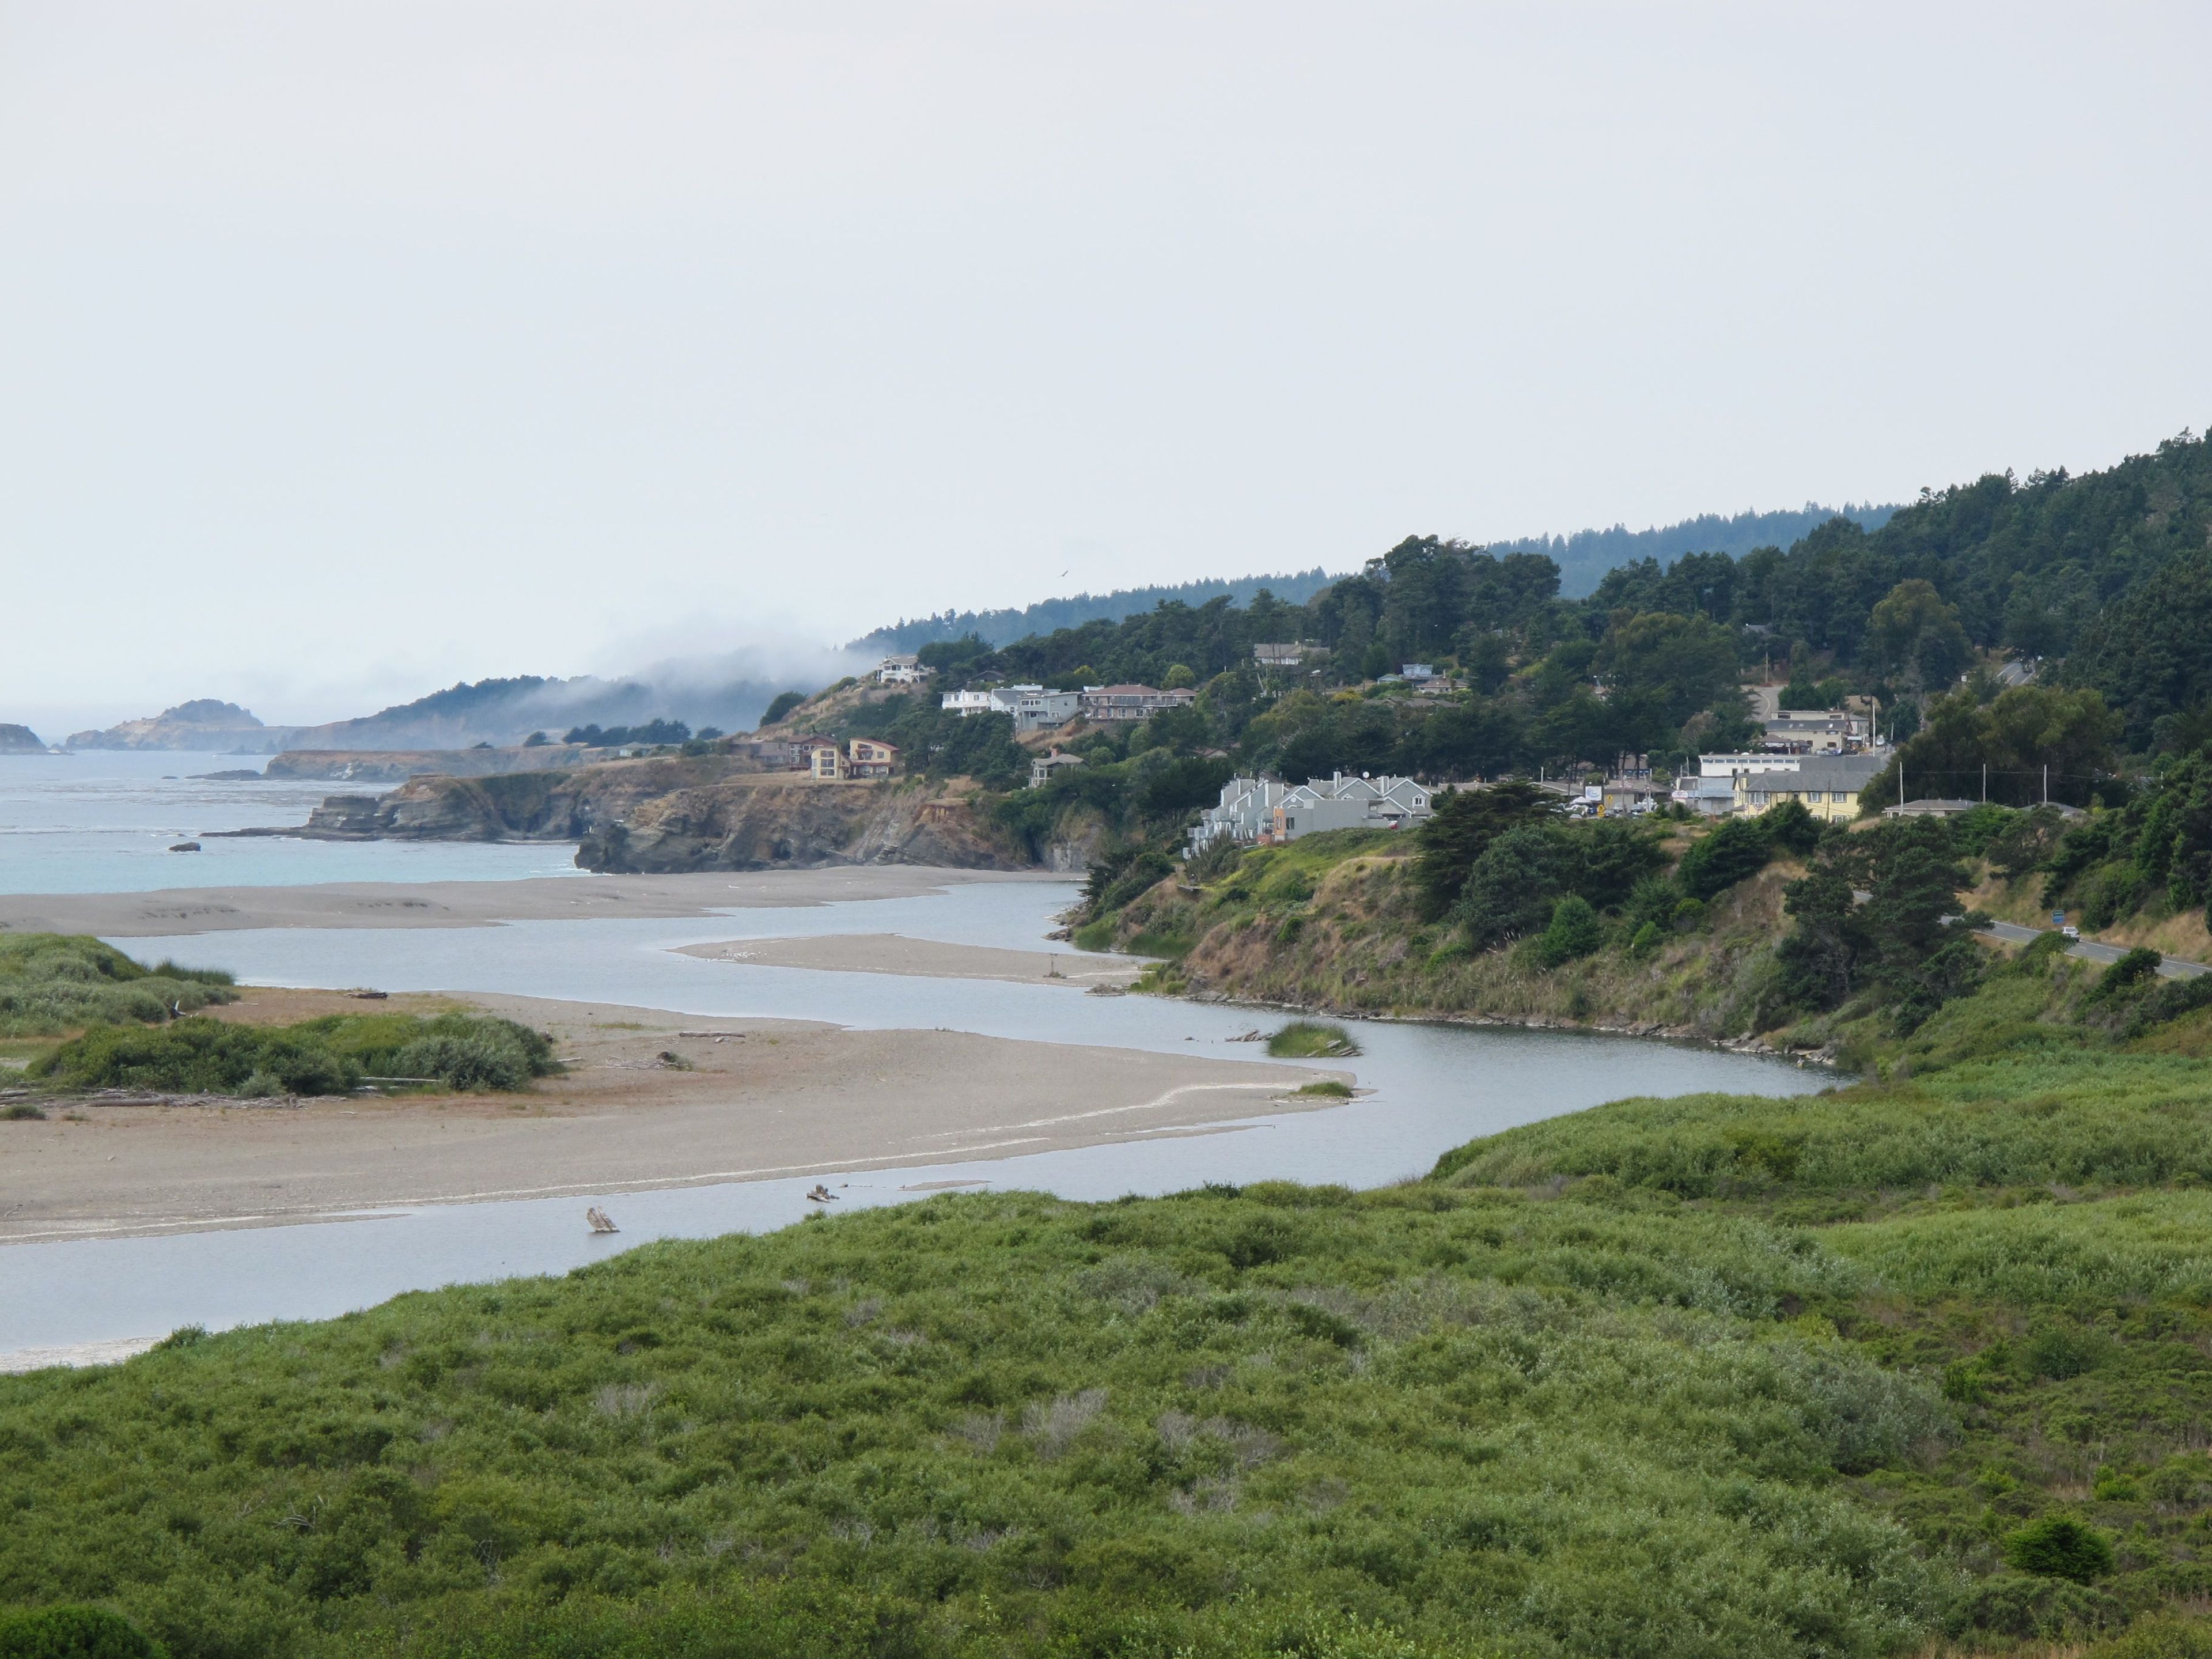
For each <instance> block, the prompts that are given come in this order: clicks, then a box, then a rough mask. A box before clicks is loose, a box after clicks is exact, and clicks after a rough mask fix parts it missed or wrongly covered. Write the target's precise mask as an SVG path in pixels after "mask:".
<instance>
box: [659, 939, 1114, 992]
mask: <svg viewBox="0 0 2212 1659" xmlns="http://www.w3.org/2000/svg"><path fill="white" fill-rule="evenodd" d="M678 953H679V954H681V955H684V956H687V957H708V959H709V960H712V961H715V962H744V963H752V964H754V965H756V966H758V967H763V968H816V969H828V970H829V971H832V972H835V973H844V974H905V975H913V976H915V977H916V978H921V979H994V980H1003V981H1010V982H1012V983H1015V984H1019V985H1064V986H1066V987H1069V988H1070V989H1072V990H1079V991H1083V990H1089V989H1091V987H1094V986H1100V985H1104V986H1113V987H1121V986H1126V985H1129V984H1132V983H1133V982H1134V981H1136V979H1137V977H1138V976H1139V975H1141V974H1142V973H1143V972H1144V971H1145V967H1146V961H1145V959H1144V958H1142V957H1109V956H1093V955H1090V954H1087V953H1085V954H1077V953H1075V952H1072V951H1009V950H1006V949H1004V948H1002V947H1000V946H998V945H946V944H944V943H942V942H940V941H939V940H937V939H908V938H907V937H906V935H904V934H903V933H829V934H824V935H822V936H821V937H819V938H814V939H731V940H727V941H726V942H724V943H721V944H714V945H680V946H678Z"/></svg>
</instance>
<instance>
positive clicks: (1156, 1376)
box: [0, 1052, 2212, 1659]
mask: <svg viewBox="0 0 2212 1659" xmlns="http://www.w3.org/2000/svg"><path fill="white" fill-rule="evenodd" d="M1351 1109H1357V1108H1356V1107H1355V1108H1351ZM2208 1179H2212V1066H2208V1064H2207V1063H2206V1062H2204V1061H2203V1060H2197V1059H2193V1058H2187V1057H2181V1056H2175V1055H2171V1054H2142V1053H2135V1052H2123V1053H2116V1054H2112V1055H2110V1056H2106V1057H2103V1058H2100V1060H2097V1061H2096V1062H2095V1063H2090V1062H2087V1061H2085V1060H2083V1059H2082V1057H2081V1056H2080V1055H2078V1054H2075V1055H2067V1054H2060V1055H2056V1056H2052V1057H2047V1058H2044V1059H2040V1060H1978V1061H1971V1062H1967V1063H1965V1064H1961V1065H1959V1066H1953V1067H1951V1068H1949V1069H1948V1070H1946V1071H1944V1072H1942V1073H1940V1074H1937V1075H1936V1076H1933V1077H1928V1078H1915V1079H1911V1081H1907V1082H1896V1083H1892V1084H1888V1085H1870V1086H1864V1087H1861V1088H1858V1089H1855V1090H1852V1091H1845V1092H1842V1093H1835V1094H1830V1095H1826V1096H1820V1097H1812V1098H1809V1099H1804V1098H1801V1099H1796V1100H1789V1101H1779V1102H1777V1101H1765V1100H1750V1099H1738V1098H1732V1097H1702V1098H1697V1099H1691V1100H1686V1101H1669V1102H1654V1101H1632V1102H1626V1103H1621V1104H1619V1105H1616V1106H1612V1107H1607V1108H1602V1109H1598V1110H1596V1111H1594V1112H1589V1113H1585V1114H1582V1115H1577V1116H1575V1117H1572V1118H1567V1119H1561V1120H1557V1121H1552V1122H1548V1123H1544V1124H1538V1125H1534V1126H1532V1127H1528V1128H1525V1129H1521V1130H1516V1131H1513V1132H1511V1133H1507V1134H1504V1135H1501V1136H1498V1137H1494V1138H1492V1139H1488V1140H1486V1141H1481V1142H1477V1143H1475V1144H1474V1145H1473V1146H1468V1147H1466V1148H1462V1149H1461V1150H1460V1151H1459V1152H1455V1153H1453V1154H1451V1155H1450V1156H1449V1157H1448V1158H1445V1159H1444V1160H1443V1163H1442V1164H1440V1165H1439V1166H1438V1170H1437V1173H1436V1174H1435V1175H1434V1176H1431V1178H1430V1179H1428V1180H1426V1181H1424V1182H1416V1183H1413V1184H1411V1185H1408V1186H1404V1187H1400V1188H1390V1189H1385V1190H1382V1191H1376V1192H1371V1193H1363V1194H1353V1193H1348V1192H1345V1191H1343V1190H1340V1189H1336V1188H1296V1187H1290V1186H1283V1185H1273V1186H1260V1187H1253V1188H1246V1189H1244V1190H1243V1191H1241V1192H1240V1191H1237V1190H1234V1189H1230V1188H1209V1189H1206V1190H1204V1191H1200V1192H1193V1193H1188V1194H1182V1195H1180V1196H1177V1197H1174V1198H1168V1199H1160V1200H1123V1201H1121V1202H1118V1203H1112V1204H1102V1205H1084V1204H1071V1203H1064V1202H1060V1201H1059V1200H1054V1199H1050V1198H1047V1197H1042V1196H1038V1195H1034V1194H1012V1195H1003V1196H987V1197H985V1196H970V1197H952V1196H943V1197H939V1198H936V1199H933V1200H928V1201H927V1202H923V1203H918V1204H915V1205H910V1206H902V1207H899V1208H896V1209H890V1210H884V1211H878V1212H864V1213H860V1214H855V1215H852V1216H848V1217H843V1218H839V1219H836V1220H834V1221H815V1222H810V1223H807V1224H805V1225H799V1226H797V1227H793V1228H790V1229H787V1230H786V1231H783V1232H781V1233H778V1234H775V1235H772V1236H769V1237H760V1238H727V1239H721V1240H717V1241H714V1242H711V1243H683V1244H659V1245H653V1246H649V1247H647V1248H645V1249H640V1250H636V1251H634V1252H631V1253H629V1254H628V1255H624V1256H623V1257H621V1258H619V1259H618V1260H616V1261H611V1262H609V1263H607V1264H605V1265H603V1266H600V1267H592V1268H589V1269H584V1270H579V1271H578V1272H576V1273H571V1274H569V1275H568V1276H567V1277H565V1278H562V1279H532V1280H520V1281H513V1282H510V1283H507V1284H501V1285H489V1286H476V1287H462V1288H456V1289H452V1290H447V1291H437V1292H432V1293H426V1294H421V1295H414V1296H408V1297H400V1298H398V1299H397V1300H396V1301H394V1302H392V1303H390V1304H386V1305H385V1306H383V1307H381V1308H379V1309H376V1310H372V1311H370V1312H368V1313H364V1314H360V1315H356V1316H349V1317H347V1318H344V1319H340V1320H337V1321H333V1322H327V1323H323V1324H317V1325H279V1326H270V1327H265V1328H258V1329H254V1330H248V1331H241V1332H237V1333H233V1334H228V1335H223V1336H214V1337H204V1336H201V1335H199V1334H197V1333H193V1332H186V1333H183V1334H179V1336H178V1337H177V1338H174V1339H173V1340H171V1341H170V1342H169V1343H168V1344H167V1345H165V1346H164V1347H163V1348H162V1349H161V1350H158V1351H156V1352H154V1353H152V1354H149V1355H147V1356H144V1357H143V1358H140V1359H137V1360H135V1361H132V1362H131V1363H130V1364H126V1365H123V1366H119V1367H114V1368H111V1369H107V1370H96V1371H89V1372H83V1373H69V1372H50V1373H46V1374H42V1375H38V1376H27V1377H20V1378H4V1379H0V1505H4V1507H5V1510H6V1512H7V1513H9V1514H10V1515H12V1516H15V1517H16V1520H15V1524H14V1526H13V1528H12V1529H11V1534H10V1537H9V1548H8V1549H7V1550H6V1551H5V1552H0V1603H6V1604H9V1605H14V1606H17V1607H37V1606H45V1605H50V1604H54V1603H60V1602H84V1601H91V1602H96V1603H100V1604H102V1605H106V1606H108V1607H112V1608H114V1609H116V1610H118V1611H119V1612H121V1613H125V1614H126V1615H128V1616H129V1617H130V1618H131V1619H132V1620H135V1621H137V1623H138V1624H139V1625H141V1626H143V1627H144V1628H145V1629H147V1630H149V1632H152V1633H154V1634H155V1635H156V1636H157V1637H159V1638H161V1640H162V1641H163V1642H164V1643H165V1644H167V1646H168V1648H169V1650H170V1651H171V1652H172V1653H173V1654H175V1655H178V1656H217V1655H222V1656H249V1655H264V1654H266V1655H276V1654H318V1653H330V1654H337V1653H344V1654H349V1655H352V1654H363V1653H366V1654H410V1655H425V1656H428V1655H460V1654H471V1655H485V1656H488V1655H518V1656H519V1655H523V1654H553V1655H568V1654H574V1655H579V1656H580V1655H585V1654H592V1655H601V1654H623V1655H630V1654H635V1655H640V1656H642V1655H647V1654H652V1655H668V1654H675V1655H700V1656H706V1655H716V1656H738V1655H748V1656H749V1655H763V1656H765V1655H771V1654H772V1655H776V1656H779V1659H781V1656H789V1655H805V1654H821V1655H825V1656H826V1655H831V1654H836V1655H848V1654H879V1655H887V1656H888V1655H914V1656H936V1655H945V1656H971V1655H972V1656H979V1659H980V1656H986V1655H988V1656H1004V1655H1019V1654H1038V1655H1074V1654H1086V1655H1091V1654H1095V1655H1109V1654H1110V1655H1159V1656H1163V1659H1165V1656H1168V1655H1170V1654H1196V1655H1223V1656H1231V1655H1235V1656H1243V1655H1254V1656H1256V1655H1259V1654H1262V1653H1267V1654H1289V1655H1306V1656H1323V1655H1339V1656H1342V1655H1375V1656H1385V1655H1389V1656H1401V1655H1404V1656H1411V1655H1431V1654H1433V1655H1458V1654H1501V1655H1514V1656H1523V1655H1525V1656H1542V1659H1555V1656H1569V1655H1577V1656H1592V1659H1595V1656H1619V1655H1644V1654H1648V1655H1654V1656H1657V1655H1666V1656H1670V1659H1672V1656H1682V1655H1692V1656H1696V1655H1712V1656H1729V1659H1738V1656H1746V1655H1752V1656H1758V1655H1775V1656H1782V1655H1808V1656H1809V1655H1816V1654H1817V1655H1856V1654H1866V1655H1874V1654H1885V1653H1913V1652H1923V1651H1929V1650H1930V1648H1929V1644H1935V1643H1939V1642H1946V1641H1948V1642H1953V1643H1956V1644H1960V1647H1961V1648H1972V1649H1973V1650H1979V1651H2029V1650H2030V1649H2028V1648H2026V1647H2023V1646H2022V1645H2021V1644H2025V1643H2028V1642H2030V1641H2031V1640H2032V1639H2034V1638H2041V1637H2051V1638H2067V1639H2069V1640H2082V1639H2087V1638H2094V1637H2099V1636H2101V1635H2113V1634H2115V1633H2118V1632H2122V1631H2124V1630H2127V1629H2130V1627H2132V1628H2133V1630H2134V1632H2135V1636H2134V1638H2132V1639H2133V1641H2134V1643H2135V1646H2134V1648H2133V1649H2132V1650H2133V1651H2136V1652H2143V1653H2151V1652H2173V1653H2179V1652H2197V1651H2201V1650H2200V1649H2197V1648H2192V1647H2188V1646H2174V1645H2172V1643H2171V1642H2168V1641H2167V1638H2164V1637H2161V1638H2159V1641H2160V1643H2162V1644H2165V1645H2145V1644H2149V1643H2150V1642H2151V1638H2152V1633H2153V1632H2155V1631H2156V1630H2157V1629H2158V1628H2159V1626H2156V1625H2155V1624H2154V1623H2146V1622H2144V1621H2145V1620H2154V1619H2156V1618H2160V1617H2164V1616H2166V1614H2169V1613H2176V1612H2180V1613H2186V1611H2187V1610H2188V1609H2189V1608H2191V1607H2195V1606H2197V1605H2199V1603H2200V1601H2201V1599H2202V1598H2203V1597H2204V1596H2206V1595H2208V1594H2212V1459H2208V1457H2207V1455H2206V1453H2205V1451H2204V1449H2203V1447H2204V1444H2205V1423H2204V1410H2205V1404H2206V1401H2207V1399H2208V1397H2212V1395H2208V1385H2209V1384H2212V1358H2207V1354H2208V1351H2209V1350H2212V1315H2208V1311H2207V1300H2208V1297H2212V1267H2208V1265H2207V1256H2206V1252H2205V1250H2204V1246H2203V1240H2204V1239H2205V1237H2207V1236H2208V1235H2207V1231H2206V1229H2207V1226H2208V1225H2212V1199H2208V1198H2207V1197H2206V1196H2205V1194H2204V1191H2203V1188H2202V1183H2203V1182H2206V1181H2207V1180H2208ZM2069 1575H2070V1576H2069ZM2182 1639H2183V1638H2180V1637H2179V1636H2176V1637H2173V1638H2172V1641H2173V1642H2179V1641H2181V1640H2182ZM2033 1651H2038V1652H2040V1651H2043V1650H2041V1649H2039V1648H2038V1649H2033ZM2069 1651H2071V1650H2069ZM2098 1651H2103V1650H2098ZM2112 1651H2113V1652H2115V1653H2118V1652H2121V1651H2124V1650H2122V1649H2120V1648H2117V1647H2116V1648H2114V1649H2112Z"/></svg>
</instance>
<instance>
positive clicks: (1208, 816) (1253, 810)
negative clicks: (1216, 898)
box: [1190, 778, 1285, 853]
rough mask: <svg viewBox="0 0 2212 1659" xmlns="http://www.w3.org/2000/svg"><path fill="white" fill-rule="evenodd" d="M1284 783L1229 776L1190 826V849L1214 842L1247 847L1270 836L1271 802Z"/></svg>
mask: <svg viewBox="0 0 2212 1659" xmlns="http://www.w3.org/2000/svg"><path fill="white" fill-rule="evenodd" d="M1284 788H1285V786H1284V785H1282V784H1280V783H1278V782H1277V781H1275V780H1274V779H1273V778H1231V779H1230V780H1229V781H1228V782H1226V783H1225V784H1223V785H1222V786H1221V800H1220V802H1219V804H1218V805H1213V806H1209V807H1207V808H1206V811H1204V812H1203V813H1202V814H1201V815H1200V817H1199V820H1198V822H1197V823H1194V824H1193V825H1192V826H1191V831H1190V850H1191V851H1192V852H1194V853H1196V852H1200V851H1201V850H1202V849H1204V848H1208V847H1211V846H1212V844H1213V843H1214V842H1217V841H1233V842H1242V843H1243V844H1245V845H1247V846H1249V845H1250V844H1252V843H1253V842H1257V841H1259V840H1260V839H1261V837H1263V836H1271V835H1273V833H1274V829H1275V804H1276V803H1277V802H1278V801H1279V800H1281V799H1282V798H1283V793H1284Z"/></svg>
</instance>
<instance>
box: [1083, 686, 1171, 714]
mask: <svg viewBox="0 0 2212 1659" xmlns="http://www.w3.org/2000/svg"><path fill="white" fill-rule="evenodd" d="M1197 701H1198V693H1197V692H1195V691H1193V690H1189V689H1188V687H1185V688H1183V689H1181V690H1174V691H1161V690H1156V689H1155V688H1154V687H1152V686H1149V685H1086V686H1085V687H1084V688H1083V712H1084V714H1085V715H1086V716H1087V717H1089V718H1090V719H1091V720H1148V719H1150V718H1151V717H1152V715H1154V714H1158V713H1160V712H1161V710H1163V709H1167V708H1189V707H1190V705H1191V704H1192V703H1194V702H1197Z"/></svg>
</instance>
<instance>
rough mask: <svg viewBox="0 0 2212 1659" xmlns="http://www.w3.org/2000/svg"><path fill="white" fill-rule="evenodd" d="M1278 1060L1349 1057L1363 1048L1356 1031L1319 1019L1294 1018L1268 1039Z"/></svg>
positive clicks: (1340, 1058) (1271, 1051)
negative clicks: (1354, 1037) (1353, 1035)
mask: <svg viewBox="0 0 2212 1659" xmlns="http://www.w3.org/2000/svg"><path fill="white" fill-rule="evenodd" d="M1267 1052H1268V1053H1269V1054H1273V1056H1274V1057H1275V1058H1276V1059H1277V1060H1346V1059H1349V1058H1351V1057H1352V1055H1354V1054H1358V1052H1359V1045H1358V1043H1357V1042H1353V1041H1352V1033H1351V1032H1349V1031H1347V1030H1345V1029H1344V1027H1342V1026H1341V1025H1332V1024H1328V1023H1327V1022H1326V1021H1322V1020H1316V1019H1294V1020H1292V1021H1291V1023H1290V1024H1287V1025H1285V1026H1284V1027H1283V1028H1282V1029H1281V1030H1279V1031H1277V1032H1276V1033H1275V1034H1274V1035H1273V1036H1270V1037H1269V1038H1268V1039H1267Z"/></svg>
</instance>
